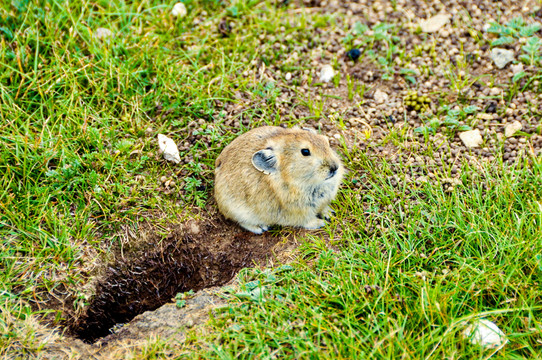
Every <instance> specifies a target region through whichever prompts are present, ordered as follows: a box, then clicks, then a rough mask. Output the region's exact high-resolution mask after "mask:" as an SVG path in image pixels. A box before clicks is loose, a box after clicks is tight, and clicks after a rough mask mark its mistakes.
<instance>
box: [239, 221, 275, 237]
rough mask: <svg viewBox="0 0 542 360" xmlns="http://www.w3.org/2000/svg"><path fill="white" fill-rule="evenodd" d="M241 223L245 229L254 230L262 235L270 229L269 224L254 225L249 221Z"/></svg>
mask: <svg viewBox="0 0 542 360" xmlns="http://www.w3.org/2000/svg"><path fill="white" fill-rule="evenodd" d="M239 225H241V227H242V228H244V229H245V230H248V231H250V232H253V233H254V234H256V235H260V234H262V233H264V232H266V231H267V230H269V226H265V225H252V224H247V223H239Z"/></svg>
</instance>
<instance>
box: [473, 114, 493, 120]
mask: <svg viewBox="0 0 542 360" xmlns="http://www.w3.org/2000/svg"><path fill="white" fill-rule="evenodd" d="M476 117H477V118H478V119H482V120H493V115H491V114H486V113H479V114H478V115H476Z"/></svg>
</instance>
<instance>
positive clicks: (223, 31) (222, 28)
mask: <svg viewBox="0 0 542 360" xmlns="http://www.w3.org/2000/svg"><path fill="white" fill-rule="evenodd" d="M218 32H219V33H220V35H222V37H228V36H230V34H231V25H230V23H229V22H228V20H227V19H226V18H224V19H222V20H220V23H219V24H218Z"/></svg>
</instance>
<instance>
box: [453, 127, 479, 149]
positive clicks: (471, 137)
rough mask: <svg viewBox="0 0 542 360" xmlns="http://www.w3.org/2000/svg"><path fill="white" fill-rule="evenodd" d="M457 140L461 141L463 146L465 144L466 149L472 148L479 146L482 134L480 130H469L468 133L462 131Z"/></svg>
mask: <svg viewBox="0 0 542 360" xmlns="http://www.w3.org/2000/svg"><path fill="white" fill-rule="evenodd" d="M459 138H460V139H461V141H463V144H465V146H466V147H468V148H473V147H477V146H479V145H480V144H481V143H482V141H483V139H482V134H481V133H480V130H478V129H475V130H469V131H463V132H462V133H460V134H459Z"/></svg>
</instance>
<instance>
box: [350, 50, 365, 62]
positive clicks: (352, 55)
mask: <svg viewBox="0 0 542 360" xmlns="http://www.w3.org/2000/svg"><path fill="white" fill-rule="evenodd" d="M346 56H347V57H348V58H349V59H350V60H352V61H354V62H355V61H357V60H358V59H359V57H360V56H361V50H360V49H352V50H350V51H348V52H347V53H346Z"/></svg>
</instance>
